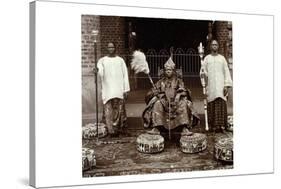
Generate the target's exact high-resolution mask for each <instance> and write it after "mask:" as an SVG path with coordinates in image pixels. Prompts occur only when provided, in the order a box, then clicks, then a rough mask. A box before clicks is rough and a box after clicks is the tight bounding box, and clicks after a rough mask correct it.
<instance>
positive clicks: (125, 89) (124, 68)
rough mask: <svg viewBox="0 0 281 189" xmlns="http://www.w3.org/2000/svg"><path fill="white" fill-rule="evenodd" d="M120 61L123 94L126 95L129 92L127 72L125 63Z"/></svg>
mask: <svg viewBox="0 0 281 189" xmlns="http://www.w3.org/2000/svg"><path fill="white" fill-rule="evenodd" d="M121 61H122V72H123V83H124V93H127V92H129V91H130V84H129V78H128V70H127V66H126V63H125V61H124V60H123V59H121Z"/></svg>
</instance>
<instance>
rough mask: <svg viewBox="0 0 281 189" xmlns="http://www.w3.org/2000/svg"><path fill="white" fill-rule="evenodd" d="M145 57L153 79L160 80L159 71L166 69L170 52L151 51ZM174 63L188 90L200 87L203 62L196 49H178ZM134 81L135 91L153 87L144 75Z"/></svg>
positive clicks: (174, 55) (175, 52)
mask: <svg viewBox="0 0 281 189" xmlns="http://www.w3.org/2000/svg"><path fill="white" fill-rule="evenodd" d="M145 55H146V59H147V62H148V64H149V68H150V75H151V77H152V78H153V80H154V81H157V80H159V71H160V70H161V69H163V68H164V64H165V62H166V61H167V60H168V59H169V57H170V54H169V52H168V51H167V50H165V49H164V50H160V51H159V52H157V51H156V50H154V49H149V50H148V51H147V53H145ZM173 61H174V63H175V64H176V69H180V70H181V72H182V77H183V80H184V82H185V84H186V86H187V87H188V88H194V87H200V79H199V71H200V67H201V62H200V57H199V55H198V53H197V52H196V50H195V49H191V48H189V49H187V50H184V49H181V48H178V49H176V50H175V51H174V53H173ZM132 79H133V80H135V82H136V83H135V85H136V86H135V87H134V88H135V89H146V88H150V87H151V85H150V83H149V82H148V80H147V77H146V76H144V75H142V74H140V75H138V76H137V77H136V78H132Z"/></svg>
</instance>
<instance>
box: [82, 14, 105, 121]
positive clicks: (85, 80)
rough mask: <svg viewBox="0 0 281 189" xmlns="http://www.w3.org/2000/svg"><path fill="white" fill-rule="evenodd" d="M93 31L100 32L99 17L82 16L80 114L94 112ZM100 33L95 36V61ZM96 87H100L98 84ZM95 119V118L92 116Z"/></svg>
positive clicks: (98, 50)
mask: <svg viewBox="0 0 281 189" xmlns="http://www.w3.org/2000/svg"><path fill="white" fill-rule="evenodd" d="M93 30H99V31H100V17H99V16H93V15H82V17H81V63H82V113H83V115H84V114H92V113H94V112H95V111H96V101H95V79H94V74H93V71H92V69H93V68H94V66H95V56H94V37H93V35H92V31H93ZM100 36H101V35H100V32H99V34H98V36H97V60H98V58H99V57H101V45H100V41H101V40H100V39H101V37H100ZM98 86H100V85H99V84H98ZM98 91H99V94H98V99H99V101H98V105H99V107H100V108H99V112H101V110H102V108H101V107H102V101H101V92H100V91H101V90H100V88H99V89H98ZM93 117H95V116H93Z"/></svg>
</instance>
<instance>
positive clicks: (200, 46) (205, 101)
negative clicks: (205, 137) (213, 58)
mask: <svg viewBox="0 0 281 189" xmlns="http://www.w3.org/2000/svg"><path fill="white" fill-rule="evenodd" d="M198 54H199V56H200V61H201V69H200V79H201V85H202V87H203V94H204V114H205V130H206V131H208V130H209V125H208V111H207V97H206V80H205V79H206V76H205V70H204V67H203V56H204V47H203V45H202V43H201V42H200V45H199V46H198Z"/></svg>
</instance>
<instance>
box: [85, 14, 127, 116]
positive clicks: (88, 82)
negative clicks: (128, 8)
mask: <svg viewBox="0 0 281 189" xmlns="http://www.w3.org/2000/svg"><path fill="white" fill-rule="evenodd" d="M93 30H98V31H99V33H98V37H97V60H98V59H99V58H101V57H103V56H105V55H106V54H107V44H108V43H109V42H114V43H115V45H116V52H117V54H118V55H119V56H122V57H123V58H125V56H124V55H125V54H126V48H125V42H126V34H125V31H126V30H125V19H124V18H122V17H116V16H94V15H82V17H81V63H82V113H83V116H84V115H89V114H92V113H95V111H96V101H95V79H94V74H93V71H92V69H93V67H94V66H95V56H94V37H93V35H92V34H91V33H92V31H93ZM125 60H126V59H125ZM100 86H101V84H100V81H98V87H99V89H98V91H99V93H98V99H99V100H98V105H99V112H101V111H102V101H101V89H100Z"/></svg>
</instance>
